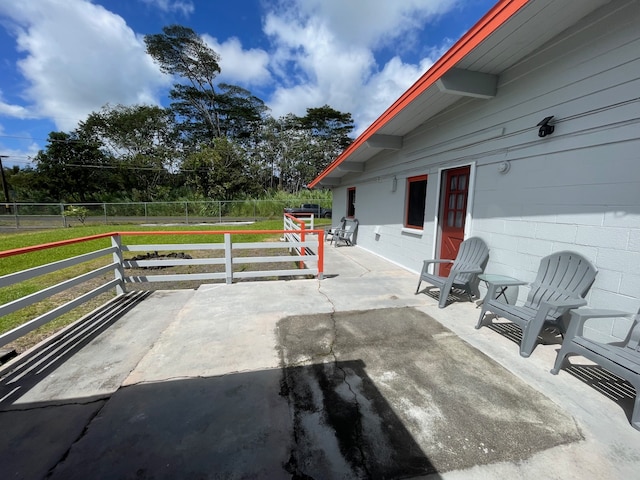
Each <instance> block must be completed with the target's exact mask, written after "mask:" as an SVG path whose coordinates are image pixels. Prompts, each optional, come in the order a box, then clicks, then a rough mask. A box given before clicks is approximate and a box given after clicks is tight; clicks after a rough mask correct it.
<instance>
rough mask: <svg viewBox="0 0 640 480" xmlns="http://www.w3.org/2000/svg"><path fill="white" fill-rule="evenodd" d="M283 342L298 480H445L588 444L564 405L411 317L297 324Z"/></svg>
mask: <svg viewBox="0 0 640 480" xmlns="http://www.w3.org/2000/svg"><path fill="white" fill-rule="evenodd" d="M278 341H279V349H280V354H281V359H282V366H283V381H282V388H281V395H283V396H284V397H285V398H287V399H288V401H289V404H290V407H291V410H292V417H293V422H294V429H295V432H294V435H293V440H294V444H293V447H292V451H291V456H290V459H289V462H288V463H287V470H288V471H289V472H290V473H291V474H292V475H293V477H294V478H336V477H340V478H406V477H411V476H415V475H426V474H435V475H434V476H436V477H437V473H438V472H447V471H451V470H459V469H467V468H470V467H473V466H476V465H486V464H491V463H496V462H505V461H509V462H519V461H523V460H525V459H527V458H529V457H531V456H532V455H533V454H535V453H536V452H540V451H542V450H545V449H549V448H552V447H554V446H558V445H562V444H567V443H571V442H575V441H578V440H581V439H582V435H581V433H580V431H579V430H578V429H577V427H576V425H575V422H574V421H573V419H572V418H571V417H570V416H568V415H567V414H566V413H564V412H563V411H562V410H561V409H560V408H559V407H558V406H557V405H556V404H554V403H553V402H551V401H550V400H549V399H547V398H546V397H545V396H543V395H542V394H540V393H539V392H538V391H536V390H534V389H533V388H531V387H529V386H528V385H527V384H526V383H524V382H523V381H522V380H520V379H519V378H517V377H515V376H514V375H513V374H511V373H510V372H509V371H508V370H506V369H505V368H504V367H502V366H501V365H499V364H498V363H496V362H495V361H493V360H491V359H490V358H489V357H487V356H486V355H484V354H483V353H482V352H480V351H478V350H476V349H475V348H473V347H471V346H470V345H468V344H467V343H466V342H464V341H463V340H461V339H460V338H458V337H457V336H456V335H455V334H453V333H452V332H451V331H450V330H448V329H447V328H445V327H443V326H442V325H441V324H440V323H438V322H437V321H435V320H433V319H432V318H431V317H429V316H428V315H426V314H424V313H422V312H420V311H418V310H415V309H412V308H397V309H379V310H367V311H354V312H341V313H335V314H321V315H301V316H293V317H288V318H285V319H283V320H281V321H280V322H279V323H278ZM518 360H519V359H518Z"/></svg>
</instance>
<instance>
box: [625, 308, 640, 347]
mask: <svg viewBox="0 0 640 480" xmlns="http://www.w3.org/2000/svg"><path fill="white" fill-rule="evenodd" d="M625 347H627V348H629V349H631V350H633V351H636V352H640V311H639V312H638V314H637V315H636V316H635V318H634V319H633V326H632V327H631V332H630V333H629V337H628V338H627V344H626V345H625Z"/></svg>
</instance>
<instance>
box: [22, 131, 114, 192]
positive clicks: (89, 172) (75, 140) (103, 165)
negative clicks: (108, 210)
mask: <svg viewBox="0 0 640 480" xmlns="http://www.w3.org/2000/svg"><path fill="white" fill-rule="evenodd" d="M100 146H101V145H100V144H99V143H96V142H89V141H88V139H86V138H82V137H81V136H80V135H79V134H78V132H77V131H76V132H71V133H65V132H51V133H50V134H49V138H48V140H47V146H46V148H45V149H44V150H40V151H39V152H38V154H37V155H36V157H35V161H36V164H37V166H36V179H35V182H34V187H35V188H36V189H38V190H40V191H41V192H43V195H44V198H43V199H42V200H49V201H64V202H88V201H95V200H98V199H100V197H101V195H102V194H104V193H105V192H108V191H110V190H112V189H116V190H117V189H119V187H120V185H119V184H118V181H117V178H115V177H114V175H113V170H111V168H112V167H113V164H112V163H111V158H110V157H109V156H108V155H105V154H104V153H103V152H102V151H101V150H100Z"/></svg>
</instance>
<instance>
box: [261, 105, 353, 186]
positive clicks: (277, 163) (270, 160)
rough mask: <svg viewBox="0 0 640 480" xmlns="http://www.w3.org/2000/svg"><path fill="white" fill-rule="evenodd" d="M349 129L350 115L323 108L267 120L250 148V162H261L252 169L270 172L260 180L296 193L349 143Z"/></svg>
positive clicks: (351, 121) (350, 128)
mask: <svg viewBox="0 0 640 480" xmlns="http://www.w3.org/2000/svg"><path fill="white" fill-rule="evenodd" d="M352 130H353V120H352V119H351V114H349V113H341V112H339V111H337V110H334V109H333V108H331V107H329V106H327V105H325V106H323V107H320V108H309V109H307V115H305V116H304V117H298V116H296V115H293V114H289V115H286V116H284V117H281V118H279V119H273V118H268V119H266V120H265V121H264V122H263V124H262V127H261V130H260V134H259V135H258V136H257V137H256V142H255V144H254V145H253V146H252V150H251V158H252V160H253V162H252V163H255V162H261V163H262V169H259V168H258V166H254V170H256V171H259V172H262V173H263V174H264V173H265V172H267V171H268V172H270V173H271V174H270V175H268V177H267V176H265V175H263V176H262V178H265V177H266V178H269V181H270V182H272V181H273V179H274V178H277V180H278V188H279V189H281V190H285V191H287V192H291V193H298V192H299V191H300V190H301V189H302V188H304V186H305V185H306V184H307V183H309V182H310V181H311V180H312V179H313V178H315V177H316V176H317V175H318V173H320V172H321V171H322V170H323V169H324V168H325V167H327V166H328V165H329V164H330V163H331V162H332V161H333V160H334V159H335V158H337V157H338V155H340V153H341V152H342V151H343V150H344V149H345V148H346V147H347V146H348V145H349V144H350V143H351V141H352V140H351V138H350V137H349V133H350V132H351V131H352ZM270 187H273V184H272V183H270Z"/></svg>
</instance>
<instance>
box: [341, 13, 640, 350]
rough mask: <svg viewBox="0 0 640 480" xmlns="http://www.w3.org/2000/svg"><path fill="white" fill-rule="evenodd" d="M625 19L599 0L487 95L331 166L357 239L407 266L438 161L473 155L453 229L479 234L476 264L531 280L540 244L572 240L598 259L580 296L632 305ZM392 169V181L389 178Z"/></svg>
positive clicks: (414, 258)
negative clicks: (413, 219) (411, 216)
mask: <svg viewBox="0 0 640 480" xmlns="http://www.w3.org/2000/svg"><path fill="white" fill-rule="evenodd" d="M638 24H640V3H638V2H620V3H617V4H615V5H613V4H609V5H608V6H606V7H604V9H603V10H602V11H598V12H594V13H593V14H592V15H590V16H589V17H588V18H585V19H583V20H582V21H581V22H580V23H579V24H578V25H576V26H574V27H573V28H571V29H570V31H568V32H565V33H564V34H561V35H560V36H558V37H557V38H555V39H554V40H553V41H551V42H549V44H548V45H546V46H545V47H543V48H541V49H540V50H539V51H537V52H534V53H533V54H531V55H530V57H529V58H527V59H525V60H524V61H521V62H518V63H517V64H516V65H514V66H513V67H512V68H510V69H507V70H506V71H504V72H502V74H501V75H500V79H499V82H498V83H499V84H498V94H497V96H496V97H495V98H493V99H491V100H478V99H465V98H462V99H460V100H459V101H458V102H457V103H456V104H454V107H455V108H450V109H447V110H445V111H443V112H441V113H440V114H438V115H437V116H436V117H434V118H432V119H431V120H429V121H428V122H427V123H425V124H424V125H422V126H421V127H418V128H417V129H416V130H414V131H413V132H411V133H409V134H408V135H405V137H404V139H403V148H402V150H401V151H398V152H384V153H382V154H380V155H378V156H377V157H374V158H373V159H371V160H370V161H368V162H367V164H366V168H365V171H364V172H363V173H358V174H355V173H354V174H352V175H351V176H349V177H346V178H345V179H343V185H344V187H340V188H338V189H336V190H335V193H336V195H337V196H336V198H337V199H338V200H337V202H338V205H339V204H340V202H343V203H344V202H345V200H344V198H346V197H345V195H346V188H347V187H348V186H355V187H356V188H357V206H356V216H357V217H358V219H359V220H360V222H361V224H360V225H361V226H360V234H359V236H358V243H359V245H361V246H362V247H364V248H366V249H368V250H371V251H372V252H374V253H377V254H379V255H381V256H383V257H385V258H388V259H389V260H391V261H393V262H395V263H397V264H399V265H402V266H404V267H405V268H407V269H409V270H413V271H417V270H419V269H420V267H421V264H422V260H423V259H425V258H432V255H433V253H434V251H435V250H436V249H437V245H436V242H437V229H436V223H437V215H438V208H439V195H440V192H439V190H438V177H439V175H440V173H441V172H442V169H444V168H453V167H456V166H459V165H472V166H473V168H474V175H475V189H474V190H473V191H472V192H471V194H470V195H471V197H472V198H471V199H470V200H471V203H472V205H473V207H472V210H471V220H470V222H468V224H467V225H466V232H467V235H477V236H480V237H482V238H483V239H484V240H485V241H486V242H487V244H488V245H489V247H490V250H491V253H490V260H489V264H488V266H487V270H488V271H491V272H493V273H499V274H504V275H509V276H512V277H516V278H520V279H522V280H525V281H531V280H533V279H534V278H535V275H536V272H537V270H538V266H539V262H540V259H541V258H542V257H544V256H546V255H548V254H550V253H552V252H555V251H559V250H572V251H576V252H579V253H581V254H583V255H584V256H585V257H586V258H587V259H589V260H590V261H591V262H592V263H593V264H594V265H595V266H596V268H598V270H599V274H598V276H597V279H596V281H595V283H594V285H593V288H592V289H591V291H590V293H589V295H588V298H587V300H588V301H589V305H590V306H591V307H594V308H612V309H620V310H625V311H630V312H635V311H637V310H638V308H639V307H640V135H638V132H639V131H640V116H639V115H638V112H639V111H640V110H639V109H640V99H639V98H638V93H637V92H638V91H640V54H639V53H638V52H640V30H638V28H637V25H638ZM611 25H616V26H617V28H615V29H612V28H611ZM548 115H553V116H554V123H555V132H554V133H553V134H552V135H550V136H547V137H545V138H538V136H537V128H536V124H537V123H538V122H539V121H540V120H541V119H542V118H544V117H546V116H548ZM483 139H485V140H483ZM505 161H506V162H509V165H510V167H511V168H510V170H509V171H508V172H507V173H506V174H502V173H500V172H499V170H498V165H499V164H500V163H501V162H505ZM420 174H428V175H429V179H428V186H427V198H426V212H425V219H424V230H423V231H422V232H420V233H419V234H418V235H415V234H410V233H408V232H407V231H406V229H403V227H402V225H403V220H404V209H405V182H406V178H408V177H410V176H412V175H420ZM394 176H396V178H397V181H398V189H397V191H396V192H391V190H390V187H389V185H390V181H391V178H392V177H394ZM343 197H344V198H343ZM336 210H337V209H336V203H335V201H334V211H336ZM336 216H337V215H336ZM376 232H377V233H376ZM518 296H519V298H520V299H523V297H524V296H526V290H525V289H520V290H519V292H518ZM628 327H629V321H628V320H620V321H600V322H597V321H595V322H590V324H589V328H590V329H591V330H592V332H593V334H594V335H600V336H602V338H611V339H620V338H622V337H623V336H624V334H625V332H626V330H627V329H628Z"/></svg>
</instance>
